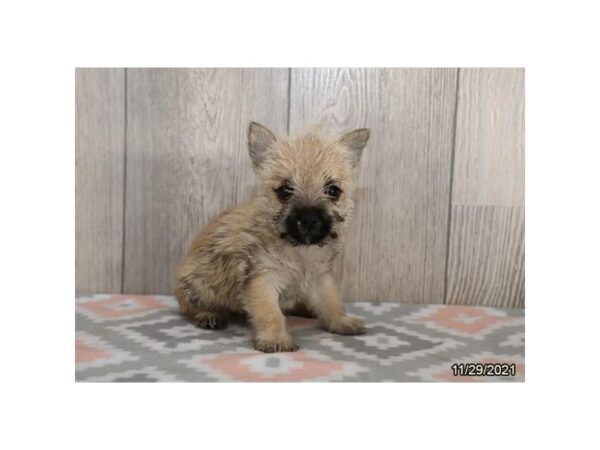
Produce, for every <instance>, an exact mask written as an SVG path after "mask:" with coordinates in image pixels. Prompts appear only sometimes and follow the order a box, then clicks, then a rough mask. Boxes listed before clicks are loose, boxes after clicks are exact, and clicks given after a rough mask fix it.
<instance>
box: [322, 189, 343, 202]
mask: <svg viewBox="0 0 600 450" xmlns="http://www.w3.org/2000/svg"><path fill="white" fill-rule="evenodd" d="M326 192H327V195H329V196H330V197H331V198H332V199H334V200H337V199H338V198H340V195H342V190H341V189H340V188H339V187H337V186H328V187H327V191H326Z"/></svg>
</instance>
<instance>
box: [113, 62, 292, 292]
mask: <svg viewBox="0 0 600 450" xmlns="http://www.w3.org/2000/svg"><path fill="white" fill-rule="evenodd" d="M287 85H288V70H287V69H250V70H246V69H133V70H128V73H127V86H128V88H127V100H128V114H127V186H126V246H125V274H124V276H125V292H132V293H171V292H172V280H173V271H174V268H175V266H176V264H177V263H178V262H179V260H180V259H181V257H182V256H183V255H184V253H185V251H186V250H187V247H188V245H189V243H190V241H191V239H192V238H193V237H194V236H195V234H196V233H197V232H199V231H200V230H201V229H202V227H203V226H204V225H205V224H206V223H207V222H208V220H209V219H211V218H212V217H214V216H215V215H217V214H219V213H220V212H222V211H223V210H224V209H226V208H229V207H231V206H233V205H235V204H237V203H238V202H239V201H241V200H243V199H245V198H247V197H248V196H249V195H250V193H248V192H247V190H248V188H249V186H250V185H252V184H253V178H252V177H253V175H252V174H251V171H252V168H251V164H250V161H249V159H248V156H247V150H246V138H245V130H246V128H247V125H248V122H249V121H250V120H262V121H263V122H264V123H265V124H268V125H270V126H271V127H272V128H273V129H274V130H275V131H279V132H281V131H285V129H286V125H287V105H288V102H287Z"/></svg>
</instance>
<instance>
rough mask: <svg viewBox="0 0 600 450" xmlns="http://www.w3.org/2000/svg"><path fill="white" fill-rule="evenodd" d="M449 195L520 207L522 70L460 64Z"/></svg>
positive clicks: (522, 180) (469, 201) (456, 200)
mask: <svg viewBox="0 0 600 450" xmlns="http://www.w3.org/2000/svg"><path fill="white" fill-rule="evenodd" d="M459 86H460V88H459V94H458V95H459V98H458V109H457V118H456V156H455V163H454V186H453V191H452V200H453V203H454V204H456V205H502V206H523V205H524V201H525V195H524V192H525V157H524V154H525V72H524V70H523V69H461V70H460V80H459Z"/></svg>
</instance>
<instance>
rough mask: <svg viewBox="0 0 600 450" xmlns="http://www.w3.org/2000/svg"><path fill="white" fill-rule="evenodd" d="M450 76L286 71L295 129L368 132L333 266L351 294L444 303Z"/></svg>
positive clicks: (447, 72) (446, 72) (351, 297)
mask: <svg viewBox="0 0 600 450" xmlns="http://www.w3.org/2000/svg"><path fill="white" fill-rule="evenodd" d="M456 76H457V71H456V70H454V69H292V77H291V89H290V91H291V105H290V129H291V131H292V132H300V131H302V130H304V129H306V128H307V127H309V126H310V125H312V124H317V125H319V126H321V127H322V128H323V129H326V130H328V131H332V132H338V133H341V132H343V131H347V130H350V129H352V128H357V127H363V126H367V127H369V128H371V130H372V137H371V141H370V143H369V145H368V147H367V149H366V150H365V153H364V156H363V160H362V161H361V165H360V169H359V173H358V186H359V188H358V190H357V192H356V198H357V207H356V213H355V217H354V221H353V226H352V230H351V233H350V235H349V237H348V240H347V244H346V251H345V252H344V254H343V256H342V258H341V267H340V268H339V270H338V276H341V286H342V291H343V296H344V298H345V299H346V300H347V301H361V300H362V301H365V300H367V301H394V302H402V303H442V302H443V298H444V297H443V294H444V273H445V262H446V237H447V231H448V228H447V227H448V222H447V219H448V198H449V188H450V186H449V184H450V171H451V170H450V165H451V153H452V142H453V125H454V109H455V102H456Z"/></svg>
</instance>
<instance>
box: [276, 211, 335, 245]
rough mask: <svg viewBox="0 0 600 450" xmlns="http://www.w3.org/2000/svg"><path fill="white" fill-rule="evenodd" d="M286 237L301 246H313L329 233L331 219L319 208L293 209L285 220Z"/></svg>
mask: <svg viewBox="0 0 600 450" xmlns="http://www.w3.org/2000/svg"><path fill="white" fill-rule="evenodd" d="M285 226H286V230H287V234H288V236H290V237H291V238H292V239H293V240H294V241H295V242H297V243H298V244H301V245H314V244H319V243H320V242H321V241H323V240H324V239H325V238H326V237H327V236H328V235H329V233H330V232H331V217H330V216H329V214H328V213H327V212H326V211H325V210H324V209H323V208H319V207H305V208H294V209H292V211H290V213H289V215H288V216H287V218H286V220H285Z"/></svg>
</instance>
